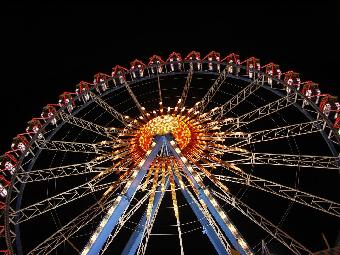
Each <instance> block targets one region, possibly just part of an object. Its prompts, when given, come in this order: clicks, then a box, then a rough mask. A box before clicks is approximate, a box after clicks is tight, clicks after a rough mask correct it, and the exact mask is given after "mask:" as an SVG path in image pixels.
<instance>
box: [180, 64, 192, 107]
mask: <svg viewBox="0 0 340 255" xmlns="http://www.w3.org/2000/svg"><path fill="white" fill-rule="evenodd" d="M192 73H193V70H192V69H191V68H190V70H189V73H188V76H187V79H186V81H185V85H184V88H183V91H182V95H181V98H180V99H179V100H178V103H177V107H178V109H181V108H183V106H185V101H186V100H187V96H188V92H189V88H190V84H191V80H192Z"/></svg>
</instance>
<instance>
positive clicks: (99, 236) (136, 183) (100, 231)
mask: <svg viewBox="0 0 340 255" xmlns="http://www.w3.org/2000/svg"><path fill="white" fill-rule="evenodd" d="M163 143H164V138H163V137H156V138H155V141H153V142H152V144H151V146H150V149H149V150H148V151H147V152H146V154H145V155H144V157H143V158H142V160H141V161H140V162H139V164H138V168H137V169H135V170H134V171H133V173H131V174H130V176H128V177H127V178H126V179H128V180H127V183H126V184H125V186H124V188H123V189H122V191H121V192H120V195H118V196H117V197H116V199H115V202H114V203H113V205H112V206H111V207H110V210H109V211H108V212H107V213H106V215H105V216H104V218H103V219H102V221H101V223H100V224H99V225H98V227H97V228H96V230H95V231H94V233H93V234H92V235H91V238H90V240H89V241H88V243H87V244H86V246H85V247H84V249H83V250H82V253H81V254H82V255H86V254H99V253H100V251H101V250H102V248H103V246H104V244H105V242H106V240H107V239H108V238H109V236H110V233H111V232H112V230H113V229H114V228H115V227H116V226H117V224H118V221H119V219H120V218H121V216H122V215H123V213H124V212H125V210H127V208H128V207H129V205H130V202H131V200H132V199H133V198H134V196H135V194H136V191H137V189H139V188H140V183H141V181H142V180H143V178H144V176H145V175H146V173H147V170H148V169H149V167H150V165H151V164H152V162H153V160H154V158H155V157H156V156H157V154H158V152H159V151H160V149H161V146H162V144H163Z"/></svg>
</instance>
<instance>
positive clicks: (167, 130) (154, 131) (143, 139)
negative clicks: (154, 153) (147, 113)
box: [139, 114, 191, 151]
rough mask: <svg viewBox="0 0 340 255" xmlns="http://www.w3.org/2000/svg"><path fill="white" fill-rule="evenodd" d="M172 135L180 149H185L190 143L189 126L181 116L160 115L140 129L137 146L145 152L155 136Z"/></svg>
mask: <svg viewBox="0 0 340 255" xmlns="http://www.w3.org/2000/svg"><path fill="white" fill-rule="evenodd" d="M166 134H172V135H173V136H174V138H175V139H176V141H177V143H178V145H179V147H180V148H185V147H186V146H187V145H188V143H189V142H190V138H191V131H190V125H189V124H187V123H186V122H184V121H183V117H182V118H181V116H173V115H168V114H167V115H160V116H157V117H155V118H153V119H151V120H149V121H148V122H147V123H146V124H144V125H143V126H142V127H141V128H140V136H139V145H140V147H141V148H143V150H145V151H147V150H148V148H149V146H150V144H151V142H152V139H153V137H154V136H155V135H166Z"/></svg>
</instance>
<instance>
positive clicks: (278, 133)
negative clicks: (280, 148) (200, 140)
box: [231, 120, 324, 147]
mask: <svg viewBox="0 0 340 255" xmlns="http://www.w3.org/2000/svg"><path fill="white" fill-rule="evenodd" d="M323 129H324V121H323V120H313V121H310V122H304V123H299V124H293V125H289V126H283V127H278V128H273V129H267V130H261V131H255V132H252V133H248V137H247V138H246V139H244V140H242V141H240V142H237V143H234V144H232V145H231V146H233V147H242V146H244V145H247V144H253V143H259V142H266V141H271V140H276V139H282V138H287V137H293V136H299V135H306V134H310V133H315V132H320V131H322V130H323Z"/></svg>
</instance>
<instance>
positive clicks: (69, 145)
mask: <svg viewBox="0 0 340 255" xmlns="http://www.w3.org/2000/svg"><path fill="white" fill-rule="evenodd" d="M35 143H36V145H37V146H38V148H39V149H45V150H53V151H68V152H81V153H95V154H103V153H107V152H106V151H104V150H102V149H101V148H103V147H108V146H103V145H101V144H92V143H77V142H65V141H53V140H36V141H35ZM111 145H112V144H111Z"/></svg>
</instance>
